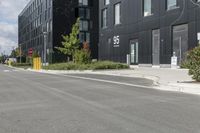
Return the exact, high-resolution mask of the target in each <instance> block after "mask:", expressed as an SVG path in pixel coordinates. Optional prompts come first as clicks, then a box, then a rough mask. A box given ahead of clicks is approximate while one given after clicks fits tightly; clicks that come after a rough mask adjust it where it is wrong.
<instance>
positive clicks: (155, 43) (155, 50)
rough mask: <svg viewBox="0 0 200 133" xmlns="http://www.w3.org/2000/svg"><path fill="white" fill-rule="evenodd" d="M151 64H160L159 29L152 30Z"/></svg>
mask: <svg viewBox="0 0 200 133" xmlns="http://www.w3.org/2000/svg"><path fill="white" fill-rule="evenodd" d="M152 64H153V65H160V30H159V29H157V30H153V31H152Z"/></svg>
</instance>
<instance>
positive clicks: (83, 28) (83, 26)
mask: <svg viewBox="0 0 200 133" xmlns="http://www.w3.org/2000/svg"><path fill="white" fill-rule="evenodd" d="M88 27H89V23H88V21H86V20H81V21H80V31H88Z"/></svg>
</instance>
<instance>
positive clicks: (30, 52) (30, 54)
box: [28, 48, 33, 56]
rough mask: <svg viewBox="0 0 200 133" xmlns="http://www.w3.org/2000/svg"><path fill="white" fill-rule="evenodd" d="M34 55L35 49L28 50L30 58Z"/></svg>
mask: <svg viewBox="0 0 200 133" xmlns="http://www.w3.org/2000/svg"><path fill="white" fill-rule="evenodd" d="M32 54H33V48H30V49H29V50H28V55H29V56H32Z"/></svg>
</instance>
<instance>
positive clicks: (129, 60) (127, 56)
mask: <svg viewBox="0 0 200 133" xmlns="http://www.w3.org/2000/svg"><path fill="white" fill-rule="evenodd" d="M126 63H127V65H128V66H130V64H131V59H130V54H127V55H126Z"/></svg>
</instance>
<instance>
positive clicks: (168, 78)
mask: <svg viewBox="0 0 200 133" xmlns="http://www.w3.org/2000/svg"><path fill="white" fill-rule="evenodd" d="M94 73H99V74H109V75H118V76H128V77H139V78H146V79H151V80H153V81H154V84H155V86H154V88H155V89H159V90H165V91H176V92H183V93H190V94H197V95H200V83H198V82H195V81H194V80H193V79H192V77H191V76H189V75H188V70H187V69H171V68H143V67H139V68H134V70H117V71H115V70H112V71H101V72H98V71H96V72H94Z"/></svg>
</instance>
